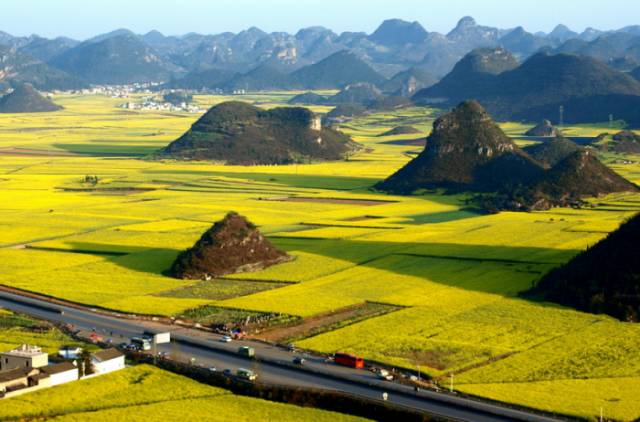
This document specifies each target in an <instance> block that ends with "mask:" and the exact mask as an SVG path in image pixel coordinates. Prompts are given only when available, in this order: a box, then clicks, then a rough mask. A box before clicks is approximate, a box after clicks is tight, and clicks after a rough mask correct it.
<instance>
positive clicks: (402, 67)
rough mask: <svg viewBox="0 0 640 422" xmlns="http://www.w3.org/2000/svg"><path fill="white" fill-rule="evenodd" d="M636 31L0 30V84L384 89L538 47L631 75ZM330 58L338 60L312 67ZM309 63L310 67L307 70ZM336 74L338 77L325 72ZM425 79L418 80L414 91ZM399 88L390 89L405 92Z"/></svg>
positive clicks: (390, 25)
mask: <svg viewBox="0 0 640 422" xmlns="http://www.w3.org/2000/svg"><path fill="white" fill-rule="evenodd" d="M638 28H639V27H637V26H631V27H626V28H621V29H619V30H616V31H608V32H603V31H599V30H596V29H592V28H589V29H587V30H586V31H584V32H582V33H581V34H578V33H576V32H574V31H571V30H570V29H569V28H567V27H566V26H563V25H558V27H556V28H555V29H554V30H553V31H552V32H550V33H549V34H544V33H535V34H533V33H529V32H527V31H526V30H524V29H523V28H522V27H518V28H513V29H500V28H493V27H489V26H482V25H479V24H478V23H476V21H475V20H474V19H473V18H470V17H465V18H463V19H461V20H460V22H459V23H458V24H457V25H456V27H455V28H454V29H453V30H452V31H450V32H449V33H448V34H440V33H437V32H430V31H428V30H427V29H425V28H424V27H423V26H422V25H420V23H418V22H406V21H402V20H399V19H391V20H387V21H385V22H383V23H382V25H380V27H379V28H378V29H377V30H376V31H374V32H373V33H372V34H366V33H363V32H344V33H342V34H336V33H334V32H333V31H331V30H329V29H326V28H323V27H311V28H305V29H301V30H300V31H298V32H297V33H296V34H288V33H284V32H274V33H266V32H264V31H262V30H260V29H258V28H249V29H247V30H245V31H242V32H240V33H237V34H234V33H221V34H216V35H203V34H195V33H190V34H186V35H183V36H165V35H163V34H161V33H160V32H158V31H151V32H149V33H147V34H143V35H139V34H134V33H133V32H131V31H128V30H126V29H119V30H116V31H113V32H110V33H107V34H102V35H98V36H96V37H94V38H91V39H89V40H85V41H84V42H80V41H76V40H72V39H69V38H64V37H60V38H56V39H46V38H42V37H39V36H36V35H32V36H29V37H15V36H12V35H10V34H7V33H4V32H0V46H1V48H2V51H0V56H2V59H3V60H2V62H1V63H0V84H3V85H4V87H5V88H6V87H8V86H9V85H10V84H11V83H12V81H19V82H29V83H32V84H33V85H34V86H36V87H37V88H39V89H70V88H73V87H76V86H87V85H89V84H124V83H132V82H169V81H171V82H170V85H171V86H176V87H181V88H190V89H196V88H197V89H200V88H207V89H232V88H237V89H244V88H243V87H248V89H263V88H264V89H267V88H269V87H272V86H278V87H281V85H282V83H283V82H286V83H287V84H292V85H296V84H297V86H298V87H299V88H308V89H310V88H324V87H332V88H333V87H336V85H341V84H342V86H339V87H340V88H342V87H343V86H344V85H346V84H350V83H355V82H369V83H376V81H377V85H378V87H379V88H380V89H382V90H384V91H387V89H386V88H385V87H382V86H380V84H383V83H384V82H385V80H387V79H389V78H392V77H394V75H397V74H399V73H401V72H405V71H407V70H410V69H413V72H427V73H428V74H429V75H430V76H429V78H428V79H431V78H435V79H437V78H441V77H443V76H444V75H446V74H447V73H449V72H450V71H451V70H452V69H453V67H454V65H455V64H456V63H457V62H458V61H459V60H460V59H462V58H463V57H464V56H465V55H466V54H468V53H469V52H470V51H472V50H475V49H478V48H496V47H504V48H505V49H506V50H508V51H510V52H511V53H512V55H513V57H514V59H516V60H518V61H522V60H525V59H527V58H528V57H530V56H531V55H534V54H535V53H537V52H539V51H541V50H542V51H547V52H552V53H572V54H579V55H585V56H589V57H593V58H595V59H597V60H599V61H601V62H604V63H606V64H608V65H610V66H612V67H614V68H617V69H619V70H623V71H631V70H633V69H635V68H637V67H639V66H640V30H639V29H638ZM343 51H348V52H349V53H350V55H349V56H347V55H346V53H342V52H343ZM336 53H339V54H342V56H340V55H339V56H335V54H336ZM351 55H353V57H356V58H358V60H360V62H362V63H365V64H366V67H365V66H363V65H362V64H361V63H356V62H355V61H354V60H353V59H352V58H351ZM330 57H333V58H334V60H335V59H339V60H337V63H336V62H335V61H334V62H331V61H330V62H325V63H324V65H325V67H324V68H322V67H319V65H320V63H322V62H323V61H324V60H326V59H328V58H330ZM5 63H10V64H9V65H8V66H7V65H5ZM12 63H20V65H19V66H13V65H12ZM27 64H28V65H27ZM313 65H318V67H315V68H313V67H309V66H313ZM351 65H354V66H355V67H354V66H351ZM7 67H9V68H10V71H9V70H7ZM371 70H373V71H375V73H374V72H372V71H371ZM327 72H328V74H327ZM338 72H341V75H337V76H336V75H334V73H338ZM349 72H350V73H351V76H349V75H348V73H349ZM185 75H186V78H185V80H181V78H182V77H183V76H185ZM354 75H355V79H358V80H354ZM292 76H295V77H294V78H293V79H294V80H293V82H292V81H291V77H292ZM423 76H425V75H424V74H423ZM418 79H419V78H418ZM412 82H413V81H412ZM433 82H435V81H431V83H433ZM431 83H425V82H420V84H421V85H422V86H419V87H418V88H417V89H421V88H424V87H425V86H428V85H430V84H431ZM403 85H404V84H403V83H401V84H400V86H399V87H396V90H402V89H403V88H405V87H404V86H403ZM285 87H286V86H285Z"/></svg>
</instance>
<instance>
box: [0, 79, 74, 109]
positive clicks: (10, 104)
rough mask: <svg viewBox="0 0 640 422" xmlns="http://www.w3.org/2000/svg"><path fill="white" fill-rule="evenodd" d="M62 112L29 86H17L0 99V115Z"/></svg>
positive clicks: (57, 106)
mask: <svg viewBox="0 0 640 422" xmlns="http://www.w3.org/2000/svg"><path fill="white" fill-rule="evenodd" d="M57 110H62V107H61V106H59V105H57V104H55V103H54V102H53V101H51V100H50V99H49V98H47V97H45V96H44V95H42V94H40V93H39V92H38V91H36V89H35V88H34V87H33V86H31V85H29V84H21V85H18V86H17V87H16V88H15V89H14V90H13V92H11V93H10V94H7V95H5V96H4V97H2V98H0V113H43V112H47V111H57Z"/></svg>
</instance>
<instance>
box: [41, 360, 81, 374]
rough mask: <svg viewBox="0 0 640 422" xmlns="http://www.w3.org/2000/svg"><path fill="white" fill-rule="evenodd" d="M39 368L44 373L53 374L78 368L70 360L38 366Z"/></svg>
mask: <svg viewBox="0 0 640 422" xmlns="http://www.w3.org/2000/svg"><path fill="white" fill-rule="evenodd" d="M40 370H41V371H42V372H44V373H46V374H49V375H55V374H60V373H62V372H68V371H77V370H78V368H77V367H76V366H75V365H74V364H73V363H71V362H63V363H56V364H54V365H47V366H44V367H42V368H40Z"/></svg>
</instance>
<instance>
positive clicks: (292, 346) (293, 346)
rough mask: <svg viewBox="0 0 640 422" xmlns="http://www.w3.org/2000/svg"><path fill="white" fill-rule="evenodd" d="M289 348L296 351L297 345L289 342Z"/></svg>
mask: <svg viewBox="0 0 640 422" xmlns="http://www.w3.org/2000/svg"><path fill="white" fill-rule="evenodd" d="M287 349H289V351H290V352H295V351H296V345H295V344H293V343H289V344H288V345H287Z"/></svg>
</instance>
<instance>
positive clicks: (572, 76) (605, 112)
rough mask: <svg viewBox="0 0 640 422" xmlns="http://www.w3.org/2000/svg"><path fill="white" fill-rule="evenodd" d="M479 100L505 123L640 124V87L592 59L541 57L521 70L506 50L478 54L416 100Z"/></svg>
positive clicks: (444, 102)
mask: <svg viewBox="0 0 640 422" xmlns="http://www.w3.org/2000/svg"><path fill="white" fill-rule="evenodd" d="M467 98H474V99H476V100H478V101H480V103H481V104H482V105H483V106H484V107H486V108H487V110H488V111H489V112H490V113H491V114H492V115H493V116H494V117H495V118H497V119H500V120H527V121H540V120H542V119H544V118H549V119H550V118H552V117H553V118H556V116H557V119H556V120H558V119H559V118H560V117H559V112H560V107H561V106H562V107H563V108H564V111H565V113H564V116H563V117H564V121H565V122H570V123H584V122H594V121H598V122H603V121H607V120H608V118H609V115H610V114H613V115H614V117H615V118H617V119H624V120H626V121H627V123H629V124H631V125H633V126H638V125H640V113H638V111H639V110H640V83H639V82H638V81H637V80H636V79H634V78H633V77H632V76H630V75H629V74H626V73H623V72H620V71H617V70H615V69H613V68H611V67H609V66H607V65H606V64H604V63H602V62H600V61H598V60H596V59H594V58H591V57H589V56H576V55H572V54H547V53H537V54H535V55H533V56H531V57H529V58H528V59H527V60H526V61H524V63H522V64H521V65H518V63H517V62H516V61H515V58H514V57H513V56H512V55H511V54H510V53H509V52H507V51H506V50H504V49H502V48H496V49H479V50H474V51H472V52H471V53H469V54H468V55H467V56H465V58H463V59H462V60H461V61H460V62H458V64H456V66H455V67H454V69H453V71H452V72H451V73H449V74H448V75H447V76H445V77H444V78H443V79H442V80H441V81H440V82H439V83H437V84H436V85H434V86H432V87H429V88H426V89H423V90H421V91H419V92H418V93H416V94H415V95H414V97H413V99H414V101H416V102H418V103H423V104H439V105H441V106H453V105H455V104H457V103H459V102H460V101H463V100H465V99H467Z"/></svg>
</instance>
